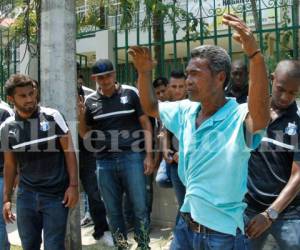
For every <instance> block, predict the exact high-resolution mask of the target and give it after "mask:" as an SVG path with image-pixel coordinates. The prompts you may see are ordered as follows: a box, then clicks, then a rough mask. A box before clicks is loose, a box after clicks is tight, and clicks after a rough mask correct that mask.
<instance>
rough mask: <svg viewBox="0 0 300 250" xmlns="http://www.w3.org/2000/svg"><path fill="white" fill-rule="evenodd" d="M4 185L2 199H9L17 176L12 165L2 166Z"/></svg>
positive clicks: (4, 200)
mask: <svg viewBox="0 0 300 250" xmlns="http://www.w3.org/2000/svg"><path fill="white" fill-rule="evenodd" d="M3 176H4V186H3V201H1V202H3V203H4V202H7V201H11V195H12V190H13V187H14V183H15V179H16V176H17V167H16V166H12V165H5V166H4V172H3Z"/></svg>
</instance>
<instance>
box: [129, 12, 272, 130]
mask: <svg viewBox="0 0 300 250" xmlns="http://www.w3.org/2000/svg"><path fill="white" fill-rule="evenodd" d="M223 23H224V24H226V25H228V26H230V27H232V28H233V29H234V30H235V31H236V33H234V35H233V37H234V38H235V40H236V41H237V42H239V43H240V44H241V45H242V48H243V49H244V52H245V53H246V54H247V55H248V56H251V55H253V53H254V52H256V51H257V50H258V46H257V43H256V41H255V38H254V36H253V33H252V32H251V29H250V28H249V27H248V26H247V25H246V24H245V23H244V22H243V21H241V20H240V19H239V18H238V17H237V16H235V15H232V14H225V15H224V16H223ZM128 53H129V55H131V57H132V59H133V64H134V66H135V68H136V70H137V72H138V88H139V92H140V98H141V104H142V107H143V109H144V111H145V113H146V114H147V115H149V116H153V117H159V112H158V102H157V99H156V96H155V92H154V88H153V86H152V84H151V72H152V69H153V68H154V66H155V62H154V61H153V60H152V58H151V53H150V51H149V50H148V48H145V47H138V46H133V47H131V48H130V49H129V50H128ZM249 78H250V83H249V101H248V106H249V115H248V116H247V118H246V120H245V122H246V126H247V129H248V131H249V132H251V133H254V132H256V131H259V130H261V129H264V128H265V127H266V126H267V125H268V122H269V119H270V113H269V110H270V104H269V85H268V77H267V70H266V66H265V62H264V59H263V56H262V54H261V53H258V54H257V55H256V56H255V57H254V58H252V59H251V60H250V74H249Z"/></svg>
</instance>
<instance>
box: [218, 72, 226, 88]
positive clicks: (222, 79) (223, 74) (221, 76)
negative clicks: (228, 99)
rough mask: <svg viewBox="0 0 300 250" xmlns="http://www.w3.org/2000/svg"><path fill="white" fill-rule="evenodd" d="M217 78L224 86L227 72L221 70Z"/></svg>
mask: <svg viewBox="0 0 300 250" xmlns="http://www.w3.org/2000/svg"><path fill="white" fill-rule="evenodd" d="M217 80H218V82H220V83H222V88H223V87H224V83H225V80H226V73H225V71H221V72H219V73H218V74H217Z"/></svg>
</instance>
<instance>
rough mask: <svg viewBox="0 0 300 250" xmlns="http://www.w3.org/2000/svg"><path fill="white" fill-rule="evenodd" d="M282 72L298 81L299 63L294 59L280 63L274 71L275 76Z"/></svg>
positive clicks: (299, 75) (299, 74)
mask: <svg viewBox="0 0 300 250" xmlns="http://www.w3.org/2000/svg"><path fill="white" fill-rule="evenodd" d="M279 71H283V72H284V73H286V74H287V76H288V77H289V78H292V79H300V61H298V60H295V59H285V60H282V61H280V62H279V63H278V64H277V66H276V69H275V74H276V73H278V72H279Z"/></svg>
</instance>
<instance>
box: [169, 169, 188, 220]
mask: <svg viewBox="0 0 300 250" xmlns="http://www.w3.org/2000/svg"><path fill="white" fill-rule="evenodd" d="M167 166H168V167H169V168H170V177H171V181H172V185H173V188H174V191H175V195H176V200H177V203H178V207H179V209H178V213H177V217H176V224H177V222H178V220H179V217H180V208H181V206H182V204H183V201H184V196H185V186H184V185H183V184H182V182H181V180H180V179H179V176H178V164H177V163H172V164H168V163H167Z"/></svg>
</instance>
